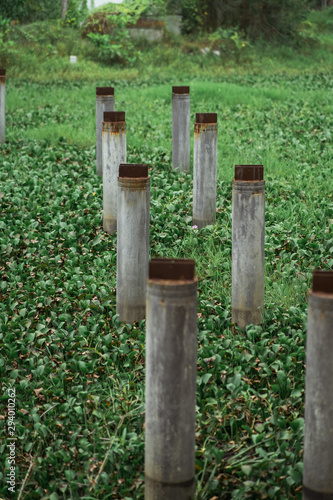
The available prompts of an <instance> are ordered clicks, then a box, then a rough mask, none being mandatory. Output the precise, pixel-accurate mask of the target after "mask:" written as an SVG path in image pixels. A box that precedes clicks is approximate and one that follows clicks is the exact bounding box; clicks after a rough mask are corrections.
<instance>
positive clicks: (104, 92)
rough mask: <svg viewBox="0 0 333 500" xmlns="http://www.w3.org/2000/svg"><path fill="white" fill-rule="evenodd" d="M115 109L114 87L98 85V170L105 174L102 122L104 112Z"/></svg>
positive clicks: (98, 172) (98, 173) (99, 173)
mask: <svg viewBox="0 0 333 500" xmlns="http://www.w3.org/2000/svg"><path fill="white" fill-rule="evenodd" d="M105 111H114V88H113V87H96V172H97V175H102V174H103V163H102V162H103V157H102V123H103V113H104V112H105Z"/></svg>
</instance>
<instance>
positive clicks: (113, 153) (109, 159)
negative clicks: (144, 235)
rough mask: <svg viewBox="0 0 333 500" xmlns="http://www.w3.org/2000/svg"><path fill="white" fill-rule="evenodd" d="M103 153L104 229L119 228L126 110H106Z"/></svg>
mask: <svg viewBox="0 0 333 500" xmlns="http://www.w3.org/2000/svg"><path fill="white" fill-rule="evenodd" d="M102 154H103V229H104V231H106V232H107V233H109V234H113V233H114V232H115V231H116V230H117V191H118V183H117V178H118V171H119V165H120V164H121V163H126V123H125V112H124V111H106V112H104V121H103V125H102Z"/></svg>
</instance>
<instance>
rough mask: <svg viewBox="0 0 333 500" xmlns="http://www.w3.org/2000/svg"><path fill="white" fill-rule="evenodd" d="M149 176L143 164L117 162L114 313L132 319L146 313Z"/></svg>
mask: <svg viewBox="0 0 333 500" xmlns="http://www.w3.org/2000/svg"><path fill="white" fill-rule="evenodd" d="M149 186H150V178H149V177H148V166H147V165H135V164H132V165H130V164H126V165H120V166H119V177H118V208H117V314H119V318H118V319H119V321H126V323H133V322H134V321H140V320H142V319H144V317H145V315H146V294H147V278H148V263H149V203H150V189H149Z"/></svg>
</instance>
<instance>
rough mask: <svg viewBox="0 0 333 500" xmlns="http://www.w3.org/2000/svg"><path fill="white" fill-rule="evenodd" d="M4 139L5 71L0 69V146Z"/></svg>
mask: <svg viewBox="0 0 333 500" xmlns="http://www.w3.org/2000/svg"><path fill="white" fill-rule="evenodd" d="M5 139H6V70H5V69H0V144H1V143H3V142H5Z"/></svg>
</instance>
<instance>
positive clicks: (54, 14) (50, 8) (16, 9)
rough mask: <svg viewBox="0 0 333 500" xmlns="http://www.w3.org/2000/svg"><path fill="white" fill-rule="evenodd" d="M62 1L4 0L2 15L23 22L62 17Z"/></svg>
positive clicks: (0, 4) (1, 5) (1, 9)
mask: <svg viewBox="0 0 333 500" xmlns="http://www.w3.org/2000/svg"><path fill="white" fill-rule="evenodd" d="M60 11H61V4H60V1H53V2H50V1H49V0H15V1H12V0H2V1H1V2H0V16H3V17H7V18H9V19H13V20H16V21H20V22H23V23H29V22H33V21H40V20H46V19H48V20H51V19H57V18H59V17H60Z"/></svg>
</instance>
